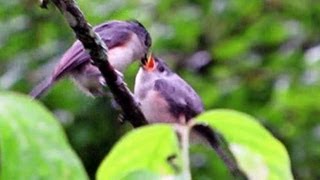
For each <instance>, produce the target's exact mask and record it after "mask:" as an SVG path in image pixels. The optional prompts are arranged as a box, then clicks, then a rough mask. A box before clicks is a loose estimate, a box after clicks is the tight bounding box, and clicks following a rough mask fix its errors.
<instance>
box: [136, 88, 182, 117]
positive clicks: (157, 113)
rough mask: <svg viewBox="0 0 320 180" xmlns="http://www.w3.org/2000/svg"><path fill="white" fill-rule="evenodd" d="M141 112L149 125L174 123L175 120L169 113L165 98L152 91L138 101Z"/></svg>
mask: <svg viewBox="0 0 320 180" xmlns="http://www.w3.org/2000/svg"><path fill="white" fill-rule="evenodd" d="M140 105H141V110H142V112H143V114H144V115H145V117H146V119H147V121H148V122H149V123H175V122H177V121H178V120H177V118H175V117H174V116H173V115H172V114H171V112H170V111H169V105H168V103H167V101H166V100H165V98H164V97H163V96H162V95H161V94H160V93H159V92H158V91H154V90H150V91H148V93H147V94H146V96H145V97H144V98H143V99H141V100H140Z"/></svg>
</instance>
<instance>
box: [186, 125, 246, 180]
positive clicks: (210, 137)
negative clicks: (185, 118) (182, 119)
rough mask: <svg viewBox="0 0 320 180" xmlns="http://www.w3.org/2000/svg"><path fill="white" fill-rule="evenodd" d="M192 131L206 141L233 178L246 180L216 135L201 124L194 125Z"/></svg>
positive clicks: (220, 138)
mask: <svg viewBox="0 0 320 180" xmlns="http://www.w3.org/2000/svg"><path fill="white" fill-rule="evenodd" d="M192 129H193V130H194V131H195V132H196V133H198V134H199V135H200V136H201V137H203V138H204V139H206V140H207V141H208V143H209V144H210V146H211V147H212V148H213V149H214V150H215V151H216V153H217V155H218V156H219V157H220V158H221V159H222V161H223V162H224V164H225V165H226V166H227V168H228V169H229V171H230V173H231V174H232V175H233V176H234V178H236V179H241V180H246V179H248V178H247V177H246V175H245V174H244V173H243V172H242V171H241V170H240V168H239V167H238V164H237V162H236V160H235V158H234V156H233V154H232V153H231V151H230V150H229V148H228V147H227V145H226V141H225V140H224V139H223V138H222V137H221V136H220V135H219V134H218V133H216V132H215V131H213V130H212V129H211V128H210V127H208V126H205V125H201V124H196V125H194V126H193V127H192Z"/></svg>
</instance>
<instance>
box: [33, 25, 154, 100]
mask: <svg viewBox="0 0 320 180" xmlns="http://www.w3.org/2000/svg"><path fill="white" fill-rule="evenodd" d="M94 31H95V32H96V33H98V34H99V35H100V37H101V39H102V40H103V41H104V43H105V44H106V46H107V47H108V49H109V51H108V60H109V62H110V64H111V65H112V66H113V67H114V68H115V69H116V70H117V71H118V72H119V73H121V72H123V71H124V70H125V69H126V68H127V66H128V65H130V64H131V63H132V62H133V61H134V60H137V59H142V58H145V57H146V54H147V53H148V51H149V48H150V46H151V37H150V35H149V33H148V31H147V30H146V29H145V27H144V26H143V25H142V24H141V23H140V22H138V21H136V20H131V21H109V22H106V23H103V24H101V25H98V26H96V27H94ZM66 75H70V76H71V77H72V78H73V79H74V80H75V81H76V82H77V83H78V84H79V86H80V88H81V89H82V90H84V91H85V92H87V93H88V94H90V95H93V96H99V95H104V94H105V93H104V92H103V84H104V79H103V77H102V76H101V73H100V71H99V69H98V68H97V67H95V66H94V65H92V64H91V62H90V55H89V54H88V53H87V52H86V51H85V49H84V47H83V45H82V43H81V42H80V41H79V40H77V41H75V42H74V44H73V45H72V46H71V47H70V48H69V49H68V50H67V51H66V52H65V53H64V55H63V56H62V58H61V60H60V62H59V63H58V64H57V65H56V67H55V69H54V70H53V72H52V74H51V76H49V77H48V78H47V79H45V80H44V81H43V82H41V83H40V84H39V85H38V86H36V87H35V88H34V89H33V90H32V91H31V93H30V95H31V96H32V97H34V98H39V97H40V96H41V95H43V93H45V92H46V91H47V90H48V89H49V88H50V87H51V86H52V85H53V84H54V83H55V82H57V81H58V80H60V79H61V78H62V77H64V76H66Z"/></svg>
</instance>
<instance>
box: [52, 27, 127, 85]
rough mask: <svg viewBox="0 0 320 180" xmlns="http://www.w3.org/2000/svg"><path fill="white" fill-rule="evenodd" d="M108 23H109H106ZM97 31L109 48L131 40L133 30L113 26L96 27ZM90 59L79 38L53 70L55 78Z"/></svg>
mask: <svg viewBox="0 0 320 180" xmlns="http://www.w3.org/2000/svg"><path fill="white" fill-rule="evenodd" d="M106 24H108V23H106ZM95 31H96V32H97V33H98V34H99V35H100V37H101V39H102V40H103V41H104V43H105V44H106V45H107V47H108V48H109V49H112V48H113V47H116V46H122V45H124V44H125V43H126V42H127V41H129V40H130V38H131V36H132V32H131V31H130V30H128V29H117V28H116V27H113V26H109V28H108V26H106V27H105V28H96V29H95ZM89 60H90V55H89V54H88V53H87V52H86V51H85V50H84V48H83V45H82V43H81V42H80V41H79V40H77V41H76V42H75V43H74V44H73V45H72V46H71V47H70V48H69V49H68V50H67V51H66V52H65V53H64V55H63V56H62V58H61V60H60V62H59V65H58V66H57V67H56V68H55V70H54V72H53V76H54V79H59V77H61V76H63V75H64V74H65V73H67V72H70V71H72V70H73V69H75V68H77V67H79V66H80V65H82V64H83V63H87V62H89Z"/></svg>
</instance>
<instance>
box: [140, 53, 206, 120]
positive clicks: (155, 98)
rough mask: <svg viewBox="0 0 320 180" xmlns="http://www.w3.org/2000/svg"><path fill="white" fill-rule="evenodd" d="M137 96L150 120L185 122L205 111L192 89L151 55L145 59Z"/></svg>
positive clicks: (142, 109)
mask: <svg viewBox="0 0 320 180" xmlns="http://www.w3.org/2000/svg"><path fill="white" fill-rule="evenodd" d="M134 96H135V98H136V100H137V101H138V103H139V104H140V108H141V111H142V112H143V114H144V115H145V117H146V119H147V121H148V122H149V123H179V124H185V123H186V122H187V121H189V120H190V119H191V118H193V117H194V116H196V115H197V114H199V113H201V112H202V111H203V110H204V108H203V104H202V101H201V99H200V97H199V96H198V94H197V93H196V92H195V91H194V90H193V88H192V87H191V86H190V85H189V84H188V83H187V82H186V81H184V80H183V79H182V78H181V77H179V76H178V75H177V74H176V73H174V72H173V71H171V70H170V69H169V67H168V66H167V65H166V64H165V63H164V61H162V60H161V59H159V58H157V57H154V56H152V55H150V56H149V57H148V59H147V60H146V59H145V60H142V67H140V69H139V72H138V74H137V76H136V80H135V87H134Z"/></svg>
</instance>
